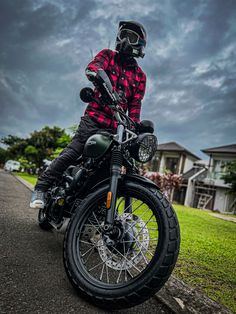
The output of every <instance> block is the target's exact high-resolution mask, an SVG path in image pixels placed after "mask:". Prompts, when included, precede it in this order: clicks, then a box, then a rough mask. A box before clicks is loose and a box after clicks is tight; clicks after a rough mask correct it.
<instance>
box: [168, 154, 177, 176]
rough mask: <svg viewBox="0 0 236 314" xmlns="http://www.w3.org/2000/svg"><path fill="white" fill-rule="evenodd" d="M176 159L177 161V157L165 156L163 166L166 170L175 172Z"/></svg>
mask: <svg viewBox="0 0 236 314" xmlns="http://www.w3.org/2000/svg"><path fill="white" fill-rule="evenodd" d="M178 161H179V159H178V158H173V157H166V165H165V168H166V169H167V170H170V171H171V172H172V173H176V171H177V165H178Z"/></svg>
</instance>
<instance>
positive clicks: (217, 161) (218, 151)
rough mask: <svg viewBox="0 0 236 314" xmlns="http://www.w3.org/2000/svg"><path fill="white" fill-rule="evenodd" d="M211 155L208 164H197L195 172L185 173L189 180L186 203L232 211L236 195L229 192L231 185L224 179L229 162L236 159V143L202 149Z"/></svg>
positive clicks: (220, 210) (223, 211)
mask: <svg viewBox="0 0 236 314" xmlns="http://www.w3.org/2000/svg"><path fill="white" fill-rule="evenodd" d="M202 152H203V153H205V154H207V155H208V156H209V162H208V165H207V166H202V165H200V163H196V164H195V169H194V168H193V169H192V171H194V170H195V173H192V174H193V175H192V176H190V172H189V173H185V174H184V178H185V180H187V181H188V185H187V190H186V197H185V202H184V204H185V205H186V206H193V207H197V208H203V209H204V208H207V209H211V210H214V211H219V212H221V213H230V212H233V211H234V208H235V205H236V204H235V202H236V201H235V196H234V195H232V194H229V193H228V192H229V190H230V186H229V184H225V183H224V180H223V179H222V176H223V174H225V172H226V167H227V164H228V163H230V162H232V161H234V160H236V144H232V145H226V146H220V147H213V148H207V149H203V150H202Z"/></svg>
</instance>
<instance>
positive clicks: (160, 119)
mask: <svg viewBox="0 0 236 314" xmlns="http://www.w3.org/2000/svg"><path fill="white" fill-rule="evenodd" d="M120 20H137V21H139V22H141V23H142V24H143V25H144V26H145V28H146V30H147V33H148V44H147V47H146V56H145V58H144V59H142V60H139V63H140V65H141V67H142V68H143V70H144V71H145V72H146V74H147V78H148V81H147V90H146V95H145V99H144V101H143V110H142V118H144V119H152V120H154V122H155V125H156V133H157V135H158V138H159V142H160V143H165V142H169V141H175V142H178V143H179V144H181V145H182V146H185V147H186V148H187V149H189V150H191V151H192V152H193V153H195V154H197V155H199V156H200V157H202V158H207V156H206V155H204V154H202V153H201V152H200V150H201V149H203V148H207V147H215V146H220V145H227V144H232V143H236V1H235V0H181V1H179V0H166V1H161V0H145V1H143V0H130V1H127V0H110V1H106V0H86V1H84V0H70V1H66V0H22V1H20V0H18V1H13V0H12V1H10V0H0V137H1V136H5V135H8V134H14V135H18V136H22V137H25V136H27V135H29V134H30V133H31V132H32V131H34V130H39V129H40V128H42V127H43V126H44V125H50V126H53V125H58V126H60V127H63V128H67V127H69V126H71V125H73V124H75V123H78V122H79V120H80V116H81V115H82V114H83V112H84V109H85V105H83V104H82V103H81V101H80V100H79V99H78V92H79V90H80V89H81V88H82V87H84V86H86V85H88V83H87V79H86V77H85V74H84V69H85V67H86V65H87V64H88V62H89V61H90V60H91V57H92V55H95V54H96V53H97V52H99V51H100V50H101V49H103V48H105V47H110V48H112V49H113V48H114V42H115V37H116V32H117V27H118V22H119V21H120Z"/></svg>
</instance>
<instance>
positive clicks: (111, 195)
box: [104, 124, 124, 232]
mask: <svg viewBox="0 0 236 314" xmlns="http://www.w3.org/2000/svg"><path fill="white" fill-rule="evenodd" d="M123 133H124V126H123V125H122V124H120V125H118V128H117V135H116V136H117V137H116V140H117V146H115V147H114V148H113V151H112V156H111V180H110V187H109V191H108V193H107V201H106V208H107V211H106V221H105V225H104V231H105V232H109V231H112V230H113V226H114V218H115V214H116V199H117V188H118V181H119V178H120V176H121V167H122V161H123V156H122V150H121V143H122V139H123Z"/></svg>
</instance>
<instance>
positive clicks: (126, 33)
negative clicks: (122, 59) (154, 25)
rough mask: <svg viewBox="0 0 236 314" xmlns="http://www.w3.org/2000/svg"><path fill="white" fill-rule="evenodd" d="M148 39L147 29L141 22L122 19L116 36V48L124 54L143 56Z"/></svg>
mask: <svg viewBox="0 0 236 314" xmlns="http://www.w3.org/2000/svg"><path fill="white" fill-rule="evenodd" d="M146 39H147V35H146V31H145V29H144V27H143V26H142V25H141V24H140V23H138V22H134V21H126V22H125V21H121V22H120V23H119V30H118V34H117V37H116V50H117V51H119V52H120V53H122V54H124V55H128V56H132V57H136V58H138V57H141V58H143V57H144V47H145V46H146Z"/></svg>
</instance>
